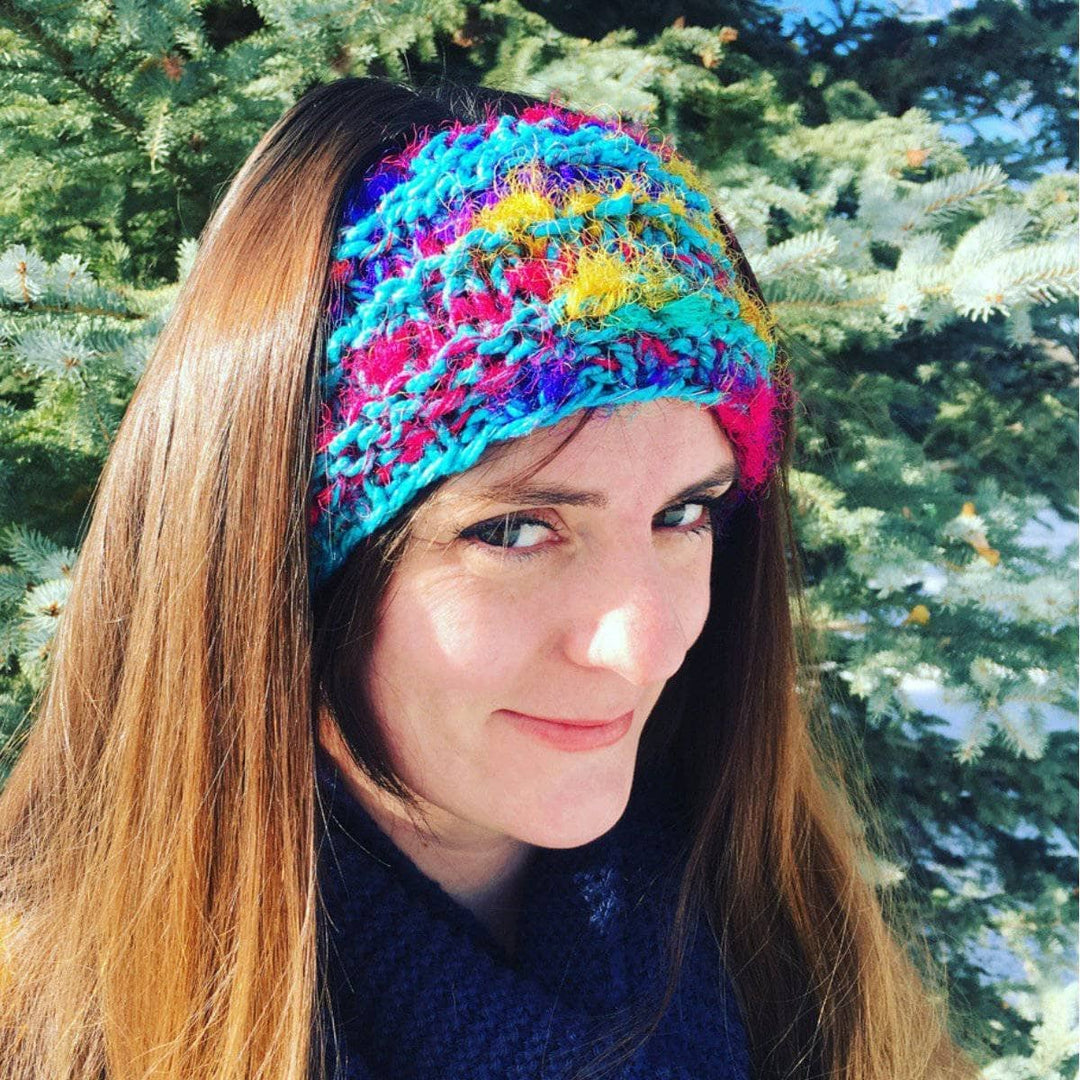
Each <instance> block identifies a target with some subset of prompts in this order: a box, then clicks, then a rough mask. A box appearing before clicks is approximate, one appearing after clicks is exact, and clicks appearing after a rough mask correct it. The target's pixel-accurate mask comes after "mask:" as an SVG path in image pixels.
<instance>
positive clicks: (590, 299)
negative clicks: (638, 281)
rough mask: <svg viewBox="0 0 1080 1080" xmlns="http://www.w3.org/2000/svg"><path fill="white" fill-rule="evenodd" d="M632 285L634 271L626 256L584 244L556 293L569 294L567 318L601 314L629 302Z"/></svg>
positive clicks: (606, 313)
mask: <svg viewBox="0 0 1080 1080" xmlns="http://www.w3.org/2000/svg"><path fill="white" fill-rule="evenodd" d="M633 288H634V279H633V274H632V272H631V268H630V267H629V266H628V265H627V264H626V262H625V260H623V259H621V258H619V257H618V256H617V255H613V254H611V252H608V251H605V250H603V248H585V249H584V250H583V251H582V252H581V253H580V254H579V255H578V259H577V264H576V265H575V267H574V272H573V273H572V274H569V275H568V276H567V277H566V278H565V279H564V280H563V281H562V283H561V284H560V285H559V287H558V289H556V292H555V295H556V296H565V297H566V307H565V312H566V317H567V318H568V319H580V318H581V317H582V316H585V315H591V316H593V317H595V318H602V317H603V316H605V315H609V314H610V313H611V312H612V311H614V310H615V309H616V308H617V307H621V306H622V305H623V304H625V303H628V302H629V300H630V296H631V293H632V291H633Z"/></svg>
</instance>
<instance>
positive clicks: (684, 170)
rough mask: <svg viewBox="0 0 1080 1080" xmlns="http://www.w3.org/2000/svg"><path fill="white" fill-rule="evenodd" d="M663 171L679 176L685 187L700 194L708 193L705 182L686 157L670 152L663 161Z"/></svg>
mask: <svg viewBox="0 0 1080 1080" xmlns="http://www.w3.org/2000/svg"><path fill="white" fill-rule="evenodd" d="M664 171H665V172H669V173H671V175H672V176H677V177H679V179H680V180H682V181H683V182H684V183H685V184H686V185H687V187H691V188H693V189H694V190H695V191H700V192H701V194H702V195H708V193H709V192H708V188H706V186H705V182H704V181H703V180H702V179H701V177H700V176H698V174H697V170H696V169H695V168H694V166H693V165H691V164H690V162H689V161H687V160H686V158H684V157H680V156H679V155H678V154H672V155H671V158H670V160H668V161H665V162H664Z"/></svg>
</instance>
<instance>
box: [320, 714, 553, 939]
mask: <svg viewBox="0 0 1080 1080" xmlns="http://www.w3.org/2000/svg"><path fill="white" fill-rule="evenodd" d="M319 742H320V745H321V746H322V747H323V749H324V750H325V751H326V753H327V754H329V756H330V757H331V759H332V760H333V761H334V763H335V765H336V766H337V768H338V771H339V772H340V774H341V776H342V780H343V783H344V785H345V787H346V788H347V790H348V791H349V793H350V794H351V795H352V796H353V797H354V798H355V799H356V800H357V801H358V802H359V803H360V804H361V806H363V808H364V809H365V810H366V811H367V813H368V814H370V815H371V818H372V820H373V821H374V822H375V824H376V825H378V826H379V828H380V829H381V830H382V831H383V832H384V833H386V835H387V836H388V837H389V838H390V839H391V840H392V841H393V843H394V845H395V846H396V847H397V848H398V849H399V850H400V851H402V852H404V853H405V855H407V856H408V857H409V859H411V860H412V862H413V863H414V864H415V865H416V867H417V868H418V869H419V870H420V871H421V872H422V873H423V874H425V875H426V876H427V877H429V878H431V879H432V880H433V881H435V882H437V883H438V884H439V885H440V886H441V887H442V889H443V890H444V891H445V892H446V893H447V894H448V895H449V896H451V897H453V899H454V900H456V901H457V902H458V903H459V904H461V905H462V906H463V907H465V908H467V909H468V910H469V911H471V912H472V914H473V915H475V916H476V918H477V919H478V920H479V922H480V923H481V924H482V925H483V926H484V927H485V928H486V929H487V930H488V932H489V933H490V934H491V936H492V937H493V938H494V939H495V941H497V942H498V943H499V945H500V946H501V947H502V948H503V950H504V951H505V952H506V953H507V954H508V955H512V954H513V950H514V941H515V936H516V928H517V914H518V909H519V907H520V902H521V891H522V886H523V884H524V879H525V872H526V869H527V866H528V861H529V856H530V853H531V851H532V848H531V846H530V845H529V844H526V843H525V842H524V841H521V840H516V839H514V838H513V837H510V836H506V835H501V834H498V833H493V832H491V831H490V830H487V829H480V828H477V827H473V826H471V825H470V824H469V823H468V822H466V821H463V820H461V819H460V818H455V817H454V816H453V815H451V814H449V813H448V812H447V811H445V810H442V809H440V808H439V807H437V806H434V805H432V804H431V803H427V802H424V801H423V800H421V809H422V811H423V821H422V822H421V821H419V820H417V818H416V817H415V816H413V815H411V814H410V813H409V812H408V811H407V810H406V808H405V807H403V806H402V804H401V803H400V802H399V801H398V800H396V799H394V798H393V796H391V795H389V794H388V793H387V792H385V791H383V790H382V789H381V788H378V787H376V786H375V785H374V784H373V783H372V782H371V780H370V779H369V778H368V777H367V776H366V775H364V773H363V772H361V771H360V770H359V769H358V768H357V767H356V766H355V764H353V762H352V759H351V757H350V756H349V754H348V751H347V750H346V748H345V745H344V742H343V741H342V739H341V736H340V734H338V732H337V729H336V727H332V725H329V724H325V723H324V724H320V732H319Z"/></svg>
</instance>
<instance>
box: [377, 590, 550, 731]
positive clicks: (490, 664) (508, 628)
mask: <svg viewBox="0 0 1080 1080" xmlns="http://www.w3.org/2000/svg"><path fill="white" fill-rule="evenodd" d="M535 626H536V622H535V620H532V619H530V618H529V603H528V601H527V600H526V599H525V597H524V596H521V595H515V593H514V591H513V590H508V589H506V588H505V587H500V588H499V589H493V588H491V587H490V585H485V583H482V582H479V583H478V582H475V581H467V580H463V579H462V578H461V577H460V576H458V575H454V576H450V575H446V576H438V575H428V576H426V577H423V578H418V579H416V580H412V581H405V582H402V584H401V585H400V586H399V587H398V588H397V589H396V590H394V591H393V592H391V594H390V596H389V598H388V602H387V603H386V605H385V607H384V609H383V613H382V617H381V619H380V621H379V627H378V630H377V632H376V635H375V641H374V643H373V648H372V659H371V671H372V675H373V677H374V680H375V689H376V691H379V690H380V689H381V690H382V691H385V692H387V693H389V694H394V695H395V696H397V697H398V698H399V700H404V701H411V702H412V703H413V704H415V705H418V706H420V707H428V708H430V707H431V706H432V705H434V704H437V705H439V707H440V708H441V709H445V708H446V707H447V705H448V703H452V702H453V701H454V700H455V699H460V698H466V699H473V700H475V699H478V698H485V697H487V696H489V695H491V696H493V697H498V698H499V699H500V700H499V701H496V702H494V703H493V704H492V708H499V707H501V706H502V705H503V704H504V703H503V702H502V701H501V698H502V697H504V696H505V690H506V687H507V683H508V682H515V681H517V679H518V677H519V675H520V673H521V671H522V670H523V669H524V668H526V667H527V666H528V665H529V663H530V662H531V660H532V658H533V656H534V654H535V649H536V643H535V642H534V640H533V635H532V633H531V630H532V628H533V627H535Z"/></svg>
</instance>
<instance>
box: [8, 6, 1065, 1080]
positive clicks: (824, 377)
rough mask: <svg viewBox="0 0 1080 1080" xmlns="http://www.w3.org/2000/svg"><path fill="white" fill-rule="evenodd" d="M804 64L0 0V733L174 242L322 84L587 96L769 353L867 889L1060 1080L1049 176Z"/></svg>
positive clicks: (733, 43)
mask: <svg viewBox="0 0 1080 1080" xmlns="http://www.w3.org/2000/svg"><path fill="white" fill-rule="evenodd" d="M986 2H987V0H983V3H984V4H985V3H986ZM995 10H996V9H995ZM1025 10H1026V9H1025ZM620 12H622V13H623V14H622V15H620ZM1033 17H1034V16H1033ZM620 18H624V19H625V22H620V21H619V20H620ZM575 20H576V21H575ZM950 23H951V25H956V26H959V25H960V23H959V21H957V20H956V17H955V16H951V17H950ZM597 29H598V30H599V31H600V32H597V33H593V32H592V31H593V30H597ZM1033 33H1034V31H1033ZM811 38H812V35H809V34H804V39H805V40H804V41H803V43H802V44H800V43H799V42H797V41H795V40H786V39H784V38H783V36H782V34H781V33H780V20H779V16H778V14H777V13H776V11H774V10H773V9H771V8H769V7H768V6H766V5H764V4H751V5H740V6H738V7H736V6H734V5H731V6H730V7H724V6H723V5H719V4H708V5H705V4H699V5H697V6H695V7H692V8H691V7H688V6H685V5H683V6H680V8H679V9H678V10H676V9H675V8H668V9H663V8H658V7H656V6H650V7H646V5H644V4H636V5H635V4H631V5H629V6H624V5H619V6H618V7H614V6H611V5H608V6H606V7H605V6H604V5H595V4H594V5H590V6H589V7H586V6H585V5H577V4H573V3H566V4H562V5H555V4H551V3H547V4H541V3H539V2H534V3H533V4H532V5H531V6H530V7H526V6H524V5H522V4H521V3H519V2H518V0H483V2H479V3H470V4H465V3H464V2H461V3H459V2H457V0H436V2H434V3H433V2H431V0H425V2H424V3H420V2H418V0H394V2H387V3H382V4H377V5H366V6H360V5H357V4H355V2H354V0H259V2H257V3H254V4H245V3H240V2H236V0H219V2H210V0H208V2H204V3H202V4H199V5H190V4H186V3H180V2H178V0H165V2H154V3H151V2H149V0H119V2H112V3H106V2H105V0H84V2H83V3H81V4H79V5H70V4H67V3H63V4H62V3H59V2H58V0H46V2H36V3H35V4H34V5H33V7H31V6H30V4H29V2H28V0H0V72H2V76H0V77H2V78H3V82H4V94H3V105H0V148H2V153H0V230H2V233H0V235H2V237H3V239H2V241H0V559H2V560H3V563H2V564H0V662H2V665H3V666H2V667H0V725H2V726H3V728H4V730H5V731H6V732H7V733H17V732H20V731H25V726H26V725H25V719H26V717H27V716H28V715H30V714H31V711H32V706H33V700H34V694H35V693H36V692H37V691H38V690H39V689H40V687H41V685H42V680H43V678H44V675H45V672H46V664H47V658H48V649H49V643H50V641H51V639H52V636H53V631H54V628H55V625H56V620H57V618H58V617H59V615H60V613H61V612H62V611H63V605H64V599H65V595H66V589H67V584H68V582H69V579H70V577H69V576H70V568H71V566H72V564H73V562H74V560H75V558H76V557H77V549H78V544H79V540H80V535H81V529H82V527H83V525H84V522H85V514H86V511H87V507H88V506H89V504H90V500H91V498H92V495H93V486H94V481H95V478H96V476H97V474H98V471H99V470H100V468H101V465H102V463H103V461H104V458H105V456H106V455H107V453H108V449H109V446H110V444H111V440H112V438H113V435H114V433H115V431H116V428H117V425H118V424H119V421H120V418H121V416H122V414H123V410H124V408H125V405H126V403H127V401H128V399H129V397H130V395H131V392H132V390H133V388H134V385H135V383H136V382H137V379H138V376H139V373H140V371H141V370H142V367H143V364H144V363H145V360H146V357H147V355H148V353H149V350H150V348H151V347H152V344H153V341H154V339H155V337H156V335H157V333H158V332H159V330H160V327H161V325H162V322H163V320H164V319H165V317H166V316H167V313H168V311H169V307H170V304H171V303H172V300H173V298H174V297H175V294H176V290H177V288H178V284H179V282H180V281H182V280H183V276H184V274H185V272H186V269H187V267H188V266H189V265H190V263H191V260H192V257H193V254H194V245H195V238H196V237H197V236H198V234H199V232H200V230H201V228H202V225H203V224H204V222H205V220H206V218H207V216H208V214H209V212H210V209H211V206H212V205H213V203H214V200H215V199H216V198H218V197H219V196H220V194H221V193H222V192H223V190H224V187H225V185H226V184H227V182H228V179H229V177H230V176H231V174H232V173H233V172H234V170H235V169H236V168H237V166H238V165H239V163H240V162H241V161H242V160H243V158H244V157H245V156H246V155H247V153H248V152H249V150H250V148H251V147H252V146H253V145H254V143H255V141H256V140H257V138H258V137H259V136H260V135H261V134H262V132H263V131H264V130H265V129H266V128H267V127H268V126H269V125H270V124H271V123H272V122H273V120H274V119H276V117H277V116H278V115H280V113H281V112H282V110H283V109H284V108H285V107H286V106H287V105H289V104H290V103H291V102H292V101H294V100H295V99H296V98H297V97H298V96H299V95H300V94H301V93H303V92H304V91H305V90H306V89H307V88H308V87H310V86H311V85H313V84H317V83H321V82H326V81H329V80H332V79H335V78H339V77H341V76H343V75H350V74H391V75H394V76H396V77H399V78H406V77H411V78H413V79H415V80H416V81H419V82H423V81H425V80H428V79H432V78H436V77H441V76H444V75H445V74H446V73H450V75H451V76H452V77H453V78H454V79H457V80H459V81H461V82H481V81H482V82H484V83H485V84H487V85H492V86H502V87H505V88H510V89H519V90H525V91H528V92H532V93H535V94H538V95H541V96H544V95H546V94H547V93H549V92H558V93H559V94H561V95H562V96H563V98H564V99H565V100H566V101H567V102H568V103H569V104H570V105H572V106H574V105H578V106H582V107H587V108H596V107H598V106H600V105H606V106H608V107H610V108H611V109H617V110H619V111H621V112H623V113H624V114H626V115H629V116H631V117H633V118H634V119H637V120H643V121H648V122H655V123H656V124H657V125H658V126H659V127H661V128H662V129H663V130H665V131H666V132H670V133H671V135H672V137H673V139H674V141H675V143H676V145H677V146H678V147H679V148H680V150H682V151H683V152H684V153H686V154H687V155H688V156H689V157H691V158H692V159H693V160H694V161H695V163H696V164H697V165H698V166H699V167H700V168H701V169H702V170H703V171H704V173H705V174H706V176H707V177H708V179H709V181H710V182H711V184H712V186H713V188H714V190H715V194H716V202H717V205H718V206H720V207H722V208H723V209H724V211H725V214H726V216H728V217H729V219H730V220H731V222H732V224H733V226H734V227H735V229H736V231H737V233H738V235H739V237H740V239H741V240H742V242H743V244H744V246H745V247H746V248H747V252H748V255H749V257H750V261H751V264H752V265H753V266H754V267H755V269H756V270H757V272H758V276H759V277H760V279H761V281H762V283H763V287H764V288H765V290H766V293H767V295H768V297H769V299H770V300H771V302H772V304H773V306H774V308H775V310H776V313H777V315H778V317H779V320H780V323H781V326H782V328H783V331H784V334H785V336H786V340H787V345H788V348H789V351H790V352H791V354H792V356H793V364H794V366H795V373H796V380H797V385H798V389H799V394H800V404H799V416H798V420H799V428H800V431H799V441H798V447H797V460H796V469H795V471H794V474H793V491H794V497H795V510H796V514H797V524H798V528H799V536H800V542H801V545H802V553H803V557H804V561H805V569H806V579H807V586H808V599H809V604H810V612H811V616H812V619H813V623H814V626H815V628H816V629H817V631H818V633H819V634H820V641H821V645H820V647H821V650H822V655H823V656H824V657H825V658H826V659H825V661H824V663H823V665H822V670H821V671H819V672H817V673H816V674H817V675H819V677H820V678H821V680H822V683H823V688H824V690H825V693H826V698H827V701H828V704H829V708H830V711H831V713H832V716H833V719H834V721H835V723H836V725H837V727H838V728H839V730H840V731H841V733H842V734H844V735H846V736H847V737H849V738H850V739H851V740H852V741H854V742H857V743H858V744H859V745H860V746H861V747H863V748H865V751H866V753H867V755H868V758H869V762H870V767H871V773H872V775H871V783H872V786H873V791H874V793H875V796H876V799H877V801H878V804H879V805H880V806H881V807H882V810H883V813H884V815H885V820H886V824H887V825H888V827H889V828H890V830H891V835H892V836H893V837H894V838H895V845H894V849H893V850H891V851H888V850H886V851H882V852H881V855H880V858H879V860H878V862H877V864H876V865H875V866H873V867H868V868H867V869H866V872H867V873H868V874H869V875H871V876H872V877H873V879H874V880H875V881H876V882H877V884H878V886H879V887H880V889H881V891H882V895H883V897H884V898H886V899H888V898H889V897H891V896H892V895H893V894H902V895H905V896H908V897H909V900H908V906H909V909H910V915H911V917H912V918H913V919H914V920H915V922H916V925H918V926H919V927H921V928H922V929H923V930H924V933H925V937H926V940H927V942H928V944H929V945H930V947H931V950H932V952H933V954H934V956H935V957H936V958H937V959H938V960H939V961H941V962H942V963H945V964H947V965H948V973H949V978H950V983H951V986H952V989H953V993H954V999H955V1002H956V1006H957V1007H958V1008H959V1009H960V1010H961V1013H962V1015H961V1016H960V1017H959V1019H961V1020H962V1019H963V1018H964V1016H966V1017H967V1018H968V1019H969V1021H970V1026H971V1030H972V1033H973V1036H974V1037H975V1038H976V1040H977V1041H981V1042H982V1043H983V1044H984V1045H983V1048H982V1050H981V1051H978V1052H979V1053H981V1054H982V1057H983V1060H984V1062H985V1064H986V1065H987V1072H986V1075H987V1077H988V1078H994V1080H999V1078H1003V1077H1018V1078H1019V1077H1026V1076H1031V1077H1035V1076H1039V1077H1050V1076H1059V1077H1062V1078H1064V1077H1066V1076H1072V1077H1074V1076H1075V1075H1076V1058H1075V1053H1074V1051H1075V1035H1074V1030H1075V1016H1074V1015H1073V1012H1072V1011H1071V1005H1070V1002H1071V1000H1072V999H1071V998H1070V997H1069V995H1068V994H1064V993H1063V992H1062V989H1061V984H1062V980H1063V978H1065V977H1067V976H1068V975H1069V973H1070V972H1071V970H1072V968H1073V965H1074V944H1075V925H1076V901H1077V890H1076V888H1075V879H1076V865H1077V864H1076V843H1077V835H1076V790H1075V783H1074V765H1075V754H1076V744H1075V738H1074V736H1073V734H1072V733H1071V732H1064V731H1060V730H1057V731H1055V730H1048V721H1049V719H1050V718H1051V717H1053V716H1054V715H1055V710H1058V711H1059V712H1060V710H1063V709H1064V710H1068V711H1069V712H1075V710H1076V707H1077V694H1076V681H1077V663H1076V647H1077V635H1076V621H1077V618H1076V617H1077V597H1076V575H1075V563H1076V547H1075V545H1073V547H1072V548H1071V549H1070V550H1069V551H1068V552H1066V554H1065V556H1064V557H1062V556H1060V555H1056V556H1055V555H1054V554H1052V553H1051V552H1048V551H1046V550H1043V549H1040V548H1037V547H1032V546H1030V545H1028V544H1026V543H1025V542H1023V533H1024V529H1025V527H1026V526H1027V525H1028V524H1029V523H1030V522H1031V521H1032V520H1033V519H1035V518H1037V517H1038V515H1040V514H1045V513H1047V512H1048V511H1050V510H1055V511H1056V512H1057V513H1058V514H1060V515H1064V516H1070V515H1071V516H1072V517H1073V518H1074V517H1075V509H1074V508H1075V503H1076V488H1077V475H1076V458H1077V438H1076V372H1077V363H1076V355H1075V351H1074V348H1073V346H1072V338H1073V329H1074V327H1075V319H1074V313H1075V305H1074V303H1073V300H1072V298H1073V297H1074V296H1075V294H1076V272H1077V265H1076V263H1077V258H1076V246H1075V233H1076V225H1077V198H1076V178H1075V176H1073V175H1072V174H1048V175H1043V176H1041V177H1039V179H1038V180H1036V181H1035V182H1033V183H1030V184H1027V185H1018V184H1016V183H1010V182H1009V175H1008V174H1007V173H1006V171H1005V170H1004V169H1003V168H1002V167H1001V166H1000V165H999V164H998V163H995V162H993V161H991V160H987V159H986V158H985V156H984V155H981V152H980V155H979V156H977V157H975V158H969V157H968V156H967V154H966V153H965V152H964V151H962V150H961V149H960V148H959V147H957V146H956V145H955V144H953V143H951V142H950V141H949V140H948V139H947V138H945V137H944V136H943V134H942V131H941V127H940V125H939V123H937V122H936V121H935V118H934V116H933V115H932V114H931V112H930V111H927V109H925V108H917V107H916V108H909V107H907V106H908V105H910V104H911V103H912V102H921V103H922V104H924V105H925V104H926V101H925V100H924V98H923V97H920V94H923V93H924V92H925V89H926V87H927V86H930V85H931V83H932V76H931V71H932V68H931V66H930V62H929V61H927V64H926V65H924V66H923V67H922V68H920V69H919V71H920V72H921V74H919V75H918V76H916V74H912V76H911V82H910V83H909V84H908V90H907V91H905V92H904V93H901V91H900V88H899V86H895V87H894V85H893V83H889V82H888V81H884V82H883V81H882V80H880V79H878V76H877V75H876V74H874V72H873V71H869V70H867V69H866V68H865V67H851V66H845V63H844V62H843V61H842V60H841V59H840V58H839V57H838V56H837V55H835V54H829V53H828V49H827V41H826V39H825V38H824V37H822V36H820V35H819V37H818V38H816V39H813V40H811ZM877 40H878V39H877V38H875V37H874V35H873V34H869V35H868V36H867V37H866V41H877ZM866 41H864V40H863V38H860V40H859V42H857V43H856V44H857V47H858V48H862V49H864V50H865V51H864V52H863V53H862V55H863V57H864V63H865V58H867V57H871V56H873V55H875V54H874V53H873V50H872V49H871V48H870V45H869V44H867V43H866ZM1040 41H1042V39H1040ZM1056 41H1057V39H1056V38H1053V37H1052V35H1051V36H1050V37H1048V38H1047V39H1046V42H1045V43H1048V44H1047V48H1053V47H1056V46H1055V45H1054V42H1056ZM807 42H810V44H809V45H808V44H807ZM1033 47H1034V46H1033ZM1039 47H1041V45H1040V46H1039ZM815 50H817V51H816V52H815ZM834 53H835V50H834ZM1018 63H1019V60H1017V64H1018ZM1048 77H1049V78H1051V79H1053V78H1057V77H1058V76H1057V75H1054V74H1051V75H1050V76H1048ZM875 80H877V81H875ZM920 80H921V81H920ZM920 87H921V89H920ZM893 89H895V90H896V93H895V94H892V90H893ZM905 93H906V95H907V96H906V97H905V96H904V94H905ZM890 95H892V96H890ZM966 100H967V99H966V98H964V97H963V95H959V96H957V97H956V98H955V102H956V107H957V108H958V109H959V108H960V107H961V106H962V105H963V102H964V101H966ZM987 100H988V102H990V104H991V105H992V104H993V102H994V100H996V99H995V97H994V94H993V93H990V92H988V93H987ZM1048 145H1049V144H1048ZM1048 152H1049V151H1048ZM926 686H940V687H942V688H943V692H944V693H945V694H946V695H948V696H949V697H951V699H952V700H953V701H954V702H956V703H959V705H960V706H962V707H965V708H967V710H968V713H969V715H970V717H971V719H970V721H969V722H968V725H967V728H966V730H965V731H964V732H963V735H962V737H961V738H956V737H955V733H954V732H948V731H943V730H942V721H941V720H940V718H938V717H937V716H935V715H933V714H932V713H930V712H928V711H926V710H925V709H924V708H920V702H922V700H923V699H922V697H921V696H920V694H921V692H922V691H923V689H924V688H925V687H926ZM18 746H19V738H18V736H17V735H16V737H15V739H14V741H13V743H12V746H11V749H10V751H9V754H8V759H7V763H6V767H10V763H11V760H12V759H13V757H14V755H15V754H17V751H18ZM904 890H906V891H904ZM987 945H993V946H994V950H995V951H994V952H993V953H992V954H991V953H988V952H987V951H986V949H985V946H987ZM1006 950H1007V951H1008V953H1011V955H1013V956H1014V957H1015V958H1016V961H1017V970H1016V972H1012V973H1003V972H1000V971H997V970H995V969H994V968H993V966H992V963H991V958H992V956H1000V955H1002V954H1003V952H1004V951H1006Z"/></svg>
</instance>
